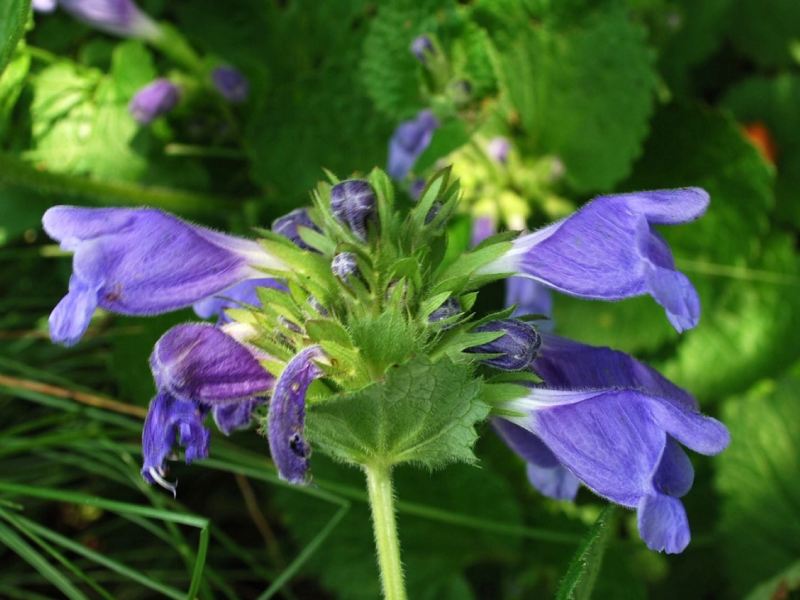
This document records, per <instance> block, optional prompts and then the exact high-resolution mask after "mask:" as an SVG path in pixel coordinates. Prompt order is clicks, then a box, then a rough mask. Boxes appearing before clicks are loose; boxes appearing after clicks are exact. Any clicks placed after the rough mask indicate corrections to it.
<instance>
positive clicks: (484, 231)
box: [469, 215, 497, 248]
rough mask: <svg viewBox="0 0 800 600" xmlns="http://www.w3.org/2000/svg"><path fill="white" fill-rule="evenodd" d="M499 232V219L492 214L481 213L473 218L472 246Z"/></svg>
mask: <svg viewBox="0 0 800 600" xmlns="http://www.w3.org/2000/svg"><path fill="white" fill-rule="evenodd" d="M495 233H497V221H496V220H495V218H494V217H492V216H490V215H480V216H478V217H475V218H474V219H473V220H472V234H471V236H470V241H469V243H470V246H471V247H472V248H474V247H475V246H477V245H478V244H480V243H481V242H482V241H483V240H485V239H486V238H489V237H492V236H493V235H494V234H495Z"/></svg>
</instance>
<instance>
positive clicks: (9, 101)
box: [0, 52, 31, 138]
mask: <svg viewBox="0 0 800 600" xmlns="http://www.w3.org/2000/svg"><path fill="white" fill-rule="evenodd" d="M30 66H31V57H30V54H28V53H27V52H20V53H18V54H17V55H16V56H15V57H14V58H13V59H12V60H11V62H9V63H8V66H7V68H6V69H5V71H2V73H0V138H2V137H3V136H4V133H5V131H6V128H7V127H8V125H9V120H10V118H11V111H13V110H14V106H15V105H16V103H17V100H18V99H19V96H20V94H21V93H22V89H23V85H24V83H25V79H26V77H27V76H28V70H29V69H30Z"/></svg>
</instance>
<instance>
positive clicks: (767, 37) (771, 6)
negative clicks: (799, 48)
mask: <svg viewBox="0 0 800 600" xmlns="http://www.w3.org/2000/svg"><path fill="white" fill-rule="evenodd" d="M728 25H729V29H728V36H729V38H730V39H731V41H732V42H733V44H734V45H735V46H736V48H737V49H738V50H739V51H740V52H741V53H742V54H744V55H745V56H747V58H749V59H751V60H752V61H754V62H756V63H757V64H759V65H760V66H762V67H779V66H782V67H786V66H789V65H791V64H792V60H793V59H792V54H791V46H792V44H793V43H797V41H798V39H800V33H799V32H800V3H798V2H795V0H736V2H735V3H734V7H733V10H732V11H731V16H730V19H729V21H728Z"/></svg>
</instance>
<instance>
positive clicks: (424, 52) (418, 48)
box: [411, 35, 436, 65]
mask: <svg viewBox="0 0 800 600" xmlns="http://www.w3.org/2000/svg"><path fill="white" fill-rule="evenodd" d="M435 51H436V50H435V49H434V47H433V42H432V41H431V38H429V37H428V36H427V35H419V36H417V37H415V38H414V40H413V41H412V42H411V54H413V55H414V56H415V57H416V58H417V60H418V61H419V62H421V63H422V64H423V65H424V64H426V63H427V62H428V56H429V55H431V54H433V53H434V52H435Z"/></svg>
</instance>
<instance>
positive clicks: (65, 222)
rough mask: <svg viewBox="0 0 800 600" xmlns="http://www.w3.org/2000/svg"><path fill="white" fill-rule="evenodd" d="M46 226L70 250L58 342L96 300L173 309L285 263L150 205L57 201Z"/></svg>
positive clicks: (79, 327)
mask: <svg viewBox="0 0 800 600" xmlns="http://www.w3.org/2000/svg"><path fill="white" fill-rule="evenodd" d="M42 223H43V224H44V229H45V231H46V232H47V234H48V235H49V236H50V237H51V238H53V239H55V240H57V241H58V242H60V244H61V248H62V249H64V250H70V251H72V252H74V253H75V255H74V257H73V260H72V277H70V281H69V293H68V294H67V295H66V296H65V297H64V298H63V299H62V300H61V302H59V303H58V305H57V306H56V307H55V309H54V310H53V312H52V313H51V314H50V335H51V337H52V339H53V341H55V342H59V343H63V344H65V345H71V344H74V343H76V342H77V341H78V340H79V339H80V338H81V336H82V335H83V334H84V332H85V331H86V328H87V327H88V326H89V321H90V320H91V317H92V314H93V313H94V310H95V308H97V307H100V308H104V309H106V310H109V311H112V312H115V313H120V314H125V315H153V314H158V313H163V312H168V311H172V310H177V309H179V308H183V307H186V306H191V305H192V304H193V303H195V302H197V301H199V300H202V299H203V298H206V297H208V296H211V295H214V294H217V293H219V292H221V291H222V290H226V289H228V288H230V287H232V286H233V285H235V284H237V283H239V282H241V281H244V280H245V279H250V278H259V277H261V276H262V275H261V273H260V272H259V271H258V270H257V269H255V268H254V267H255V266H260V267H270V268H281V267H282V263H280V262H279V261H277V260H276V259H275V258H273V257H272V256H270V255H269V254H267V253H266V251H265V250H263V249H262V248H261V246H260V245H259V244H258V243H257V242H254V241H251V240H246V239H242V238H237V237H233V236H229V235H225V234H222V233H217V232H216V231H212V230H210V229H206V228H204V227H198V226H196V225H190V224H189V223H186V222H185V221H182V220H180V219H178V218H177V217H174V216H173V215H170V214H167V213H164V212H161V211H160V210H156V209H151V208H80V207H75V206H55V207H53V208H50V209H49V210H48V211H47V212H46V213H45V214H44V217H43V218H42Z"/></svg>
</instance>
